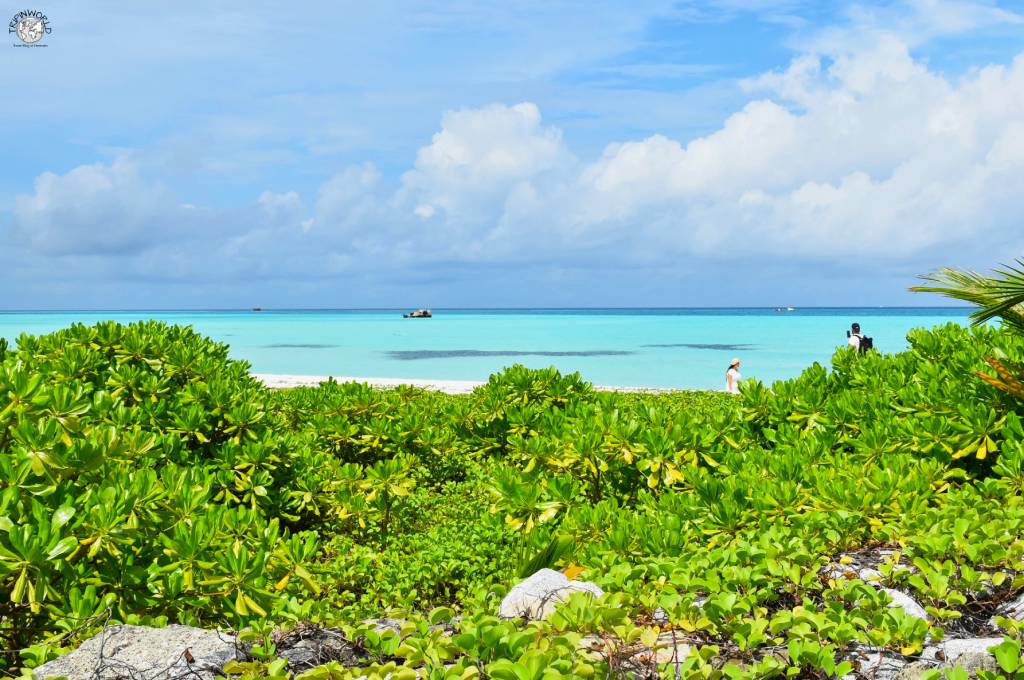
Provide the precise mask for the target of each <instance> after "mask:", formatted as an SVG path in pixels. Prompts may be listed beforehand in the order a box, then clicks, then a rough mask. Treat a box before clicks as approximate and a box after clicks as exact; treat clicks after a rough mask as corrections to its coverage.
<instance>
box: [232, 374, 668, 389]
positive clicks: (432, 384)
mask: <svg viewBox="0 0 1024 680" xmlns="http://www.w3.org/2000/svg"><path fill="white" fill-rule="evenodd" d="M252 375H253V377H254V378H256V379H257V380H259V381H260V382H262V383H263V384H264V385H266V386H267V387H315V386H317V385H319V384H320V383H322V382H324V381H325V380H327V379H328V378H330V377H332V376H327V375H285V374H280V373H276V374H275V373H253V374H252ZM333 377H334V379H335V380H337V381H338V382H342V383H344V382H359V383H366V384H367V385H370V386H372V387H382V388H388V387H398V386H400V385H411V386H412V387H419V388H421V389H424V390H436V391H438V392H444V393H446V394H469V393H470V392H472V391H473V388H475V387H478V386H480V385H483V384H484V383H482V382H480V381H478V380H419V379H411V378H352V377H348V376H341V375H336V376H333ZM595 387H596V388H597V389H599V390H604V391H611V392H645V393H652V394H657V393H662V392H678V391H680V390H673V389H666V388H661V387H614V386H607V385H596V386H595Z"/></svg>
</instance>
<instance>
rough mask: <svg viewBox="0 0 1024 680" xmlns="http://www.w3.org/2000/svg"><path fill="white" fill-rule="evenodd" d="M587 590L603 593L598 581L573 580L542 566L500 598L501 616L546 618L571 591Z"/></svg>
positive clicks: (499, 610) (596, 595) (596, 594)
mask: <svg viewBox="0 0 1024 680" xmlns="http://www.w3.org/2000/svg"><path fill="white" fill-rule="evenodd" d="M574 592H586V593H590V594H591V595H593V596H594V597H595V598H596V597H601V596H602V595H604V591H603V590H601V588H599V587H598V586H597V584H595V583H591V582H589V581H570V580H569V579H567V578H566V577H565V574H563V573H562V572H560V571H555V570H553V569H541V570H540V571H538V572H537V573H536V574H534V575H533V576H531V577H529V578H528V579H526V580H525V581H521V582H520V583H519V584H517V585H516V586H515V587H514V588H512V590H510V591H509V592H508V595H506V596H505V597H504V599H502V601H501V606H500V607H499V608H498V616H500V617H502V618H506V619H516V618H528V619H532V620H539V619H546V618H547V617H548V616H550V615H551V614H552V612H554V611H555V605H556V604H558V603H559V602H564V601H565V600H566V599H567V598H568V597H569V595H570V594H571V593H574Z"/></svg>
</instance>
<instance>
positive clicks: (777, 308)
mask: <svg viewBox="0 0 1024 680" xmlns="http://www.w3.org/2000/svg"><path fill="white" fill-rule="evenodd" d="M775 311H776V312H795V311H796V307H776V308H775Z"/></svg>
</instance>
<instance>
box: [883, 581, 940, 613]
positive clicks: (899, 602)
mask: <svg viewBox="0 0 1024 680" xmlns="http://www.w3.org/2000/svg"><path fill="white" fill-rule="evenodd" d="M882 592H883V593H885V594H886V595H888V596H889V598H890V599H891V600H892V602H890V603H889V606H890V607H894V608H895V607H899V608H900V609H902V610H903V611H905V612H906V613H907V615H908V616H913V617H914V618H916V619H924V620H925V621H928V620H930V619H931V617H930V616H928V612H926V611H925V610H924V607H922V606H921V605H920V604H918V603H917V600H915V599H914V598H912V597H910V596H909V595H907V594H906V593H901V592H900V591H898V590H895V589H893V588H882Z"/></svg>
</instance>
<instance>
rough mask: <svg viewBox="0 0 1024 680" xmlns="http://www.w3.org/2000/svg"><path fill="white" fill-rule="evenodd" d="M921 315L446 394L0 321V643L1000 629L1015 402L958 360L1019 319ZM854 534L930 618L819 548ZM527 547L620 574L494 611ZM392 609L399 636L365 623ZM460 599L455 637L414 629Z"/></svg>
mask: <svg viewBox="0 0 1024 680" xmlns="http://www.w3.org/2000/svg"><path fill="white" fill-rule="evenodd" d="M909 341H910V344H911V349H910V350H908V351H906V352H903V353H900V354H896V355H885V356H883V355H880V354H877V353H874V352H871V353H867V354H864V355H858V354H856V353H854V352H852V351H848V350H847V349H845V348H844V349H842V350H840V351H838V352H837V353H836V355H835V357H834V358H833V365H832V367H831V370H826V369H825V368H824V367H821V366H817V365H815V366H812V367H810V368H809V369H807V370H806V371H805V372H804V373H803V374H802V375H801V376H799V377H798V378H796V379H794V380H789V381H783V382H779V383H776V384H774V385H772V386H771V387H766V386H764V385H760V384H758V383H756V382H752V383H748V384H745V385H744V386H743V394H742V395H741V396H740V397H738V398H736V397H732V396H729V395H724V394H716V393H700V392H680V393H673V394H655V395H644V394H620V393H604V392H597V391H594V390H593V389H592V388H591V386H590V385H589V384H588V383H586V382H584V381H583V380H582V379H581V378H580V377H579V376H578V375H569V376H564V375H560V374H559V373H558V372H557V371H554V370H553V369H551V370H543V371H533V370H527V369H525V368H522V367H513V368H510V369H507V370H506V371H505V372H503V373H501V374H498V375H496V376H492V378H491V380H490V382H489V383H488V384H486V385H485V386H483V387H481V388H478V389H477V390H476V391H475V392H474V393H473V394H472V395H465V396H449V395H443V394H438V393H433V392H424V391H419V390H413V389H397V390H387V391H382V390H374V389H370V388H368V387H365V386H361V385H352V384H346V385H339V384H337V383H326V384H324V385H322V386H320V387H318V388H300V389H295V390H281V391H273V390H267V389H265V388H263V387H262V386H261V385H259V384H258V383H257V382H255V381H254V380H252V379H251V378H250V377H249V376H248V374H247V368H248V367H247V366H246V365H245V364H244V363H240V362H234V361H230V360H228V359H227V348H226V347H224V346H222V345H219V344H216V343H213V342H211V341H209V340H207V339H205V338H202V337H199V336H197V335H195V334H194V333H192V332H191V331H190V330H188V329H183V328H175V327H167V326H164V325H161V324H156V323H146V324H134V325H131V326H119V325H116V324H101V325H98V326H95V327H91V328H87V327H84V326H73V327H71V328H69V329H67V330H64V331H60V332H58V333H55V334H52V335H49V336H45V337H39V338H32V337H22V338H19V340H18V342H17V343H16V346H15V348H7V349H6V350H4V348H2V347H0V591H2V592H3V594H4V597H3V598H2V601H0V635H2V636H3V638H4V640H3V644H4V646H5V647H6V648H8V649H23V650H24V651H22V652H21V654H20V658H13V657H12V658H10V659H8V664H9V665H10V666H17V665H21V664H23V663H27V664H29V665H34V664H35V663H37V662H38V661H40V660H42V659H45V658H49V657H50V656H52V655H53V654H55V653H56V651H57V650H58V649H59V648H61V647H66V646H69V645H73V644H75V643H76V642H77V641H78V640H79V639H81V638H82V637H83V636H85V635H88V634H89V633H91V632H94V631H95V630H96V629H97V628H99V627H100V626H102V625H104V624H105V623H107V622H111V621H129V622H132V621H140V622H146V621H151V622H157V623H158V622H161V621H171V620H173V621H179V622H184V623H196V624H201V625H211V626H212V625H222V626H228V627H232V628H236V629H240V628H245V627H249V628H251V629H253V630H255V631H257V632H258V633H259V634H260V635H262V634H263V633H265V632H267V631H268V630H269V627H270V626H271V622H273V624H274V625H283V626H286V627H287V626H289V625H294V624H295V623H297V622H299V621H303V620H310V621H315V622H319V623H322V624H325V625H335V626H342V627H344V628H345V630H346V632H347V635H348V637H349V639H351V640H359V641H360V645H361V646H362V649H363V650H364V652H365V656H366V664H365V667H364V668H363V669H356V668H352V669H343V668H341V667H340V666H337V665H329V666H325V667H322V668H320V669H317V670H314V671H311V672H310V674H309V676H310V680H312V679H314V678H318V677H324V678H333V677H338V678H340V677H346V676H347V675H355V676H358V675H361V674H366V673H370V674H371V675H372V674H373V673H386V672H389V671H393V672H396V673H397V677H404V676H405V675H406V674H408V673H409V672H411V670H409V669H412V668H420V671H421V672H426V673H430V674H434V675H435V676H436V677H470V676H472V675H476V674H484V675H487V676H489V677H494V678H517V679H518V680H527V679H530V678H541V677H563V676H564V677H569V676H570V675H579V676H582V677H587V676H590V675H593V674H598V673H600V674H606V673H608V672H609V671H610V670H611V671H617V670H623V669H624V668H625V666H623V665H622V663H623V661H622V660H623V659H625V658H629V657H628V651H629V649H630V648H631V645H634V644H636V643H639V642H643V643H644V644H646V645H648V646H653V645H654V644H655V642H656V641H657V640H659V636H662V637H664V636H665V635H666V634H669V633H671V635H672V636H674V637H676V638H678V639H679V640H685V641H688V642H689V643H690V644H691V645H693V647H694V650H695V651H694V652H693V653H692V654H691V655H690V656H689V657H688V658H687V659H686V661H685V662H684V664H683V668H682V671H681V673H682V675H684V676H686V677H721V676H723V675H728V676H740V675H748V676H758V677H761V676H763V677H771V676H774V675H780V676H781V675H789V676H793V675H803V676H807V677H825V676H837V675H842V674H844V673H846V672H848V671H849V670H850V669H851V668H852V665H851V662H850V661H848V660H847V658H848V656H849V654H848V652H849V650H850V649H852V645H853V644H854V643H861V644H869V645H873V646H877V647H879V648H886V649H889V650H892V651H893V652H895V653H903V654H914V653H916V652H918V651H919V650H920V649H921V648H922V645H923V644H924V642H925V639H926V636H930V637H931V638H932V639H937V638H940V637H941V636H942V635H943V634H947V635H965V634H977V633H991V632H992V631H991V630H990V628H989V625H990V624H989V623H988V619H989V616H990V613H991V611H992V610H993V609H994V608H995V605H996V604H998V602H1000V601H1003V600H1005V599H1007V598H1009V597H1011V596H1013V595H1015V594H1017V593H1018V592H1019V591H1020V589H1021V587H1022V586H1024V576H1022V574H1024V564H1022V558H1024V540H1022V539H1021V535H1022V531H1021V529H1022V526H1024V504H1022V502H1021V493H1022V491H1024V426H1022V423H1021V416H1022V415H1024V409H1022V403H1021V402H1020V401H1019V400H1015V399H1014V398H1013V397H1012V395H1010V394H1007V393H1006V392H1004V391H1001V390H1000V389H997V387H996V386H993V385H991V384H989V383H986V382H985V381H983V380H981V379H979V378H978V377H977V376H976V375H975V373H976V372H977V371H978V370H980V369H982V368H984V367H985V358H986V357H987V356H991V355H993V354H996V355H999V356H1003V357H1007V358H1008V360H1012V361H1020V360H1021V359H1022V358H1024V340H1022V339H1021V338H1020V337H1019V336H1015V335H1013V334H1011V333H1008V332H1005V331H1000V330H995V329H992V328H977V329H970V330H968V329H964V328H961V327H958V326H952V325H951V326H947V327H944V328H941V329H936V330H934V331H915V332H913V333H911V335H910V336H909ZM858 555H864V556H867V555H873V556H876V557H878V556H880V558H881V560H882V562H881V564H880V565H879V568H878V570H879V572H880V576H879V579H880V580H881V584H882V585H885V586H890V587H898V588H899V589H901V590H903V591H905V592H909V593H911V594H913V595H914V597H915V598H916V599H917V600H918V601H919V602H921V603H922V604H923V605H924V606H925V607H926V609H927V611H928V613H929V616H930V620H928V621H924V620H921V619H916V618H913V617H911V616H908V615H907V614H906V613H905V612H904V611H903V610H902V609H899V608H892V607H889V606H888V604H889V598H888V597H887V596H886V595H885V593H884V592H883V591H881V590H879V589H878V588H877V587H876V584H872V583H866V582H864V581H862V580H861V579H860V578H857V577H856V575H855V574H854V575H852V577H850V578H845V577H836V576H835V575H834V574H832V573H829V572H826V571H823V567H826V566H827V565H829V564H834V563H845V562H848V561H850V560H851V559H856V556H858ZM544 566H549V567H553V568H564V569H566V570H567V571H568V572H570V573H582V578H587V579H590V580H593V581H596V582H597V583H598V584H600V585H601V586H602V587H603V588H604V589H605V591H606V592H607V593H608V595H606V596H605V598H603V599H602V600H601V601H600V602H598V603H596V604H595V603H591V602H588V601H586V600H585V599H583V598H573V599H571V600H570V601H569V602H568V603H566V604H565V605H563V606H562V607H561V608H560V609H559V611H558V612H557V613H556V614H555V615H554V616H553V617H551V618H550V619H549V620H548V621H546V622H533V623H524V622H521V621H515V620H512V621H508V620H499V619H497V618H496V617H495V616H494V613H495V611H496V609H497V603H498V600H499V599H500V596H501V595H502V594H503V593H504V592H505V590H506V589H507V588H508V587H509V586H510V585H512V584H513V583H515V582H516V580H517V579H518V578H519V577H520V576H522V575H527V574H529V573H532V572H533V571H535V570H536V569H538V568H540V567H544ZM389 609H400V610H402V611H403V618H405V619H407V620H408V621H409V623H408V624H407V626H406V628H405V629H404V630H403V631H402V632H401V634H398V633H387V632H385V633H381V632H380V631H376V630H374V629H373V627H372V626H371V625H369V624H363V623H359V622H360V621H361V620H363V619H365V618H367V617H372V616H378V615H381V614H383V613H385V612H386V611H387V610H389ZM659 609H660V610H661V611H660V612H659V615H658V616H657V617H655V611H656V610H659ZM456 612H458V613H459V614H460V618H459V619H457V620H455V621H453V622H452V623H450V624H446V625H448V626H449V627H453V628H454V634H452V635H448V634H447V633H446V632H445V629H444V628H439V627H436V626H432V625H430V624H437V623H442V622H444V621H448V620H450V619H451V617H452V615H453V614H454V613H456ZM662 612H663V613H664V617H665V618H662V616H661V613H662ZM1003 623H1004V625H1005V626H1007V629H1006V630H1005V631H1003V632H1005V633H1006V634H1007V635H1008V636H1009V637H1008V642H1007V643H1006V645H1007V647H1006V648H1005V649H1004V650H1003V651H1001V652H1000V655H1001V657H1002V659H1005V661H1006V664H1005V665H1004V669H1006V668H1008V667H1010V666H1013V668H1014V669H1016V668H1017V666H1014V664H1015V663H1018V662H1019V661H1020V654H1019V649H1020V647H1019V644H1020V635H1021V632H1020V631H1018V630H1017V628H1016V627H1015V626H1014V625H1013V624H1012V623H1010V622H1008V621H1004V622H1003ZM585 635H591V636H595V637H592V638H588V640H596V641H598V642H596V643H595V644H596V646H597V648H598V649H597V650H596V651H595V652H594V653H590V654H588V653H581V652H580V651H579V648H578V645H579V642H580V639H581V637H582V636H585ZM1014 644H1016V645H1017V647H1016V650H1017V651H1016V652H1014V651H1013V649H1014V648H1013V645H1014ZM30 645H31V646H30ZM26 648H27V649H26ZM256 649H257V650H258V651H259V653H258V656H261V657H264V658H266V659H267V661H268V663H266V664H263V663H261V662H254V663H252V664H240V665H238V667H237V668H236V669H235V670H234V671H232V672H236V673H237V674H239V675H250V676H259V675H280V674H281V673H282V672H283V671H282V666H281V665H280V664H274V663H270V660H271V659H272V658H273V648H272V646H271V645H268V644H266V641H265V640H264V644H262V645H258V646H257V648H256ZM1002 659H1001V660H1000V663H1003V660H1002ZM633 662H635V659H634V660H633ZM654 663H655V660H649V665H653V664H654ZM446 665H447V667H446ZM403 668H405V670H402V669H403ZM664 668H665V667H664V666H663V670H664ZM634 670H635V668H634ZM665 672H669V673H670V676H671V675H673V674H674V671H672V672H670V671H665ZM1007 672H1008V673H1011V672H1017V670H1013V671H1010V670H1007Z"/></svg>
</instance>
